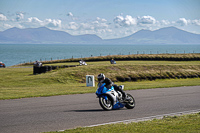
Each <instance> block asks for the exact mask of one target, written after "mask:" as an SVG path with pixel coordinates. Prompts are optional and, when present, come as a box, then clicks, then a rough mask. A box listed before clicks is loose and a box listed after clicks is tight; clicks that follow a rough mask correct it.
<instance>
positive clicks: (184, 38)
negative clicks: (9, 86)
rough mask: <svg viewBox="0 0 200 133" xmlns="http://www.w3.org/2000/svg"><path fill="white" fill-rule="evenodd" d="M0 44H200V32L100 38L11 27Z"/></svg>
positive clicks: (168, 31) (171, 31)
mask: <svg viewBox="0 0 200 133" xmlns="http://www.w3.org/2000/svg"><path fill="white" fill-rule="evenodd" d="M0 44H200V34H194V33H190V32H186V31H183V30H180V29H178V28H175V27H166V28H161V29H159V30H155V31H150V30H140V31H138V32H136V33H134V34H132V35H130V36H127V37H123V38H117V39H105V40H103V39H101V38H100V37H98V36H97V35H94V34H85V35H77V36H74V35H70V34H68V33H67V32H64V31H56V30H50V29H48V28H46V27H40V28H27V29H19V28H11V29H8V30H5V31H3V32H0Z"/></svg>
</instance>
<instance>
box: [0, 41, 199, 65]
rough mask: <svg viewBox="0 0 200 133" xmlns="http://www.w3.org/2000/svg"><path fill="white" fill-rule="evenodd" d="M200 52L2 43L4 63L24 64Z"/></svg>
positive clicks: (190, 47)
mask: <svg viewBox="0 0 200 133" xmlns="http://www.w3.org/2000/svg"><path fill="white" fill-rule="evenodd" d="M178 53H200V44H199V45H198V44H196V45H181V44H177V45H174V44H173V45H172V44H171V45H153V44H152V45H141V44H140V45H127V44H121V45H119V44H117V45H113V44H110V45H102V44H101V45H97V44H95V45H92V44H88V45H87V44H84V45H83V44H70V45H69V44H0V62H4V63H5V65H6V66H7V67H8V66H13V65H17V64H21V63H27V62H34V61H36V60H38V61H48V60H61V59H70V58H84V57H91V56H106V55H130V54H178Z"/></svg>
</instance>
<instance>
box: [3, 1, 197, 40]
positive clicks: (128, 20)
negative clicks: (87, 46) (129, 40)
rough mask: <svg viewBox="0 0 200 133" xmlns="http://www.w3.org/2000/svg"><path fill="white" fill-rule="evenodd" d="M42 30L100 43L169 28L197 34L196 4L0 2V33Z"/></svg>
mask: <svg viewBox="0 0 200 133" xmlns="http://www.w3.org/2000/svg"><path fill="white" fill-rule="evenodd" d="M44 26H45V27H47V28H50V29H53V30H61V31H65V32H68V33H70V34H72V35H80V34H96V35H98V36H100V37H101V38H103V39H108V38H120V37H124V36H128V35H131V34H133V33H135V32H137V31H139V30H141V29H148V30H157V29H160V28H163V27H169V26H175V27H177V28H180V29H183V30H186V31H189V32H192V33H197V34H200V0H0V31H4V30H6V29H9V28H12V27H18V28H22V29H23V28H37V27H44Z"/></svg>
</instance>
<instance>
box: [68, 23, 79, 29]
mask: <svg viewBox="0 0 200 133" xmlns="http://www.w3.org/2000/svg"><path fill="white" fill-rule="evenodd" d="M66 28H67V29H68V30H77V29H78V28H79V25H78V24H77V23H76V22H70V23H69V24H67V25H66Z"/></svg>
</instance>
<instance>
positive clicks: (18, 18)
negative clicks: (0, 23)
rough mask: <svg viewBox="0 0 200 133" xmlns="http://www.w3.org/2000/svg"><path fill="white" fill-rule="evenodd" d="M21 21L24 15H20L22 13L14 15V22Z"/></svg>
mask: <svg viewBox="0 0 200 133" xmlns="http://www.w3.org/2000/svg"><path fill="white" fill-rule="evenodd" d="M22 19H24V13H22V12H18V13H16V20H17V21H20V20H22Z"/></svg>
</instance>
